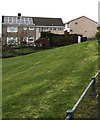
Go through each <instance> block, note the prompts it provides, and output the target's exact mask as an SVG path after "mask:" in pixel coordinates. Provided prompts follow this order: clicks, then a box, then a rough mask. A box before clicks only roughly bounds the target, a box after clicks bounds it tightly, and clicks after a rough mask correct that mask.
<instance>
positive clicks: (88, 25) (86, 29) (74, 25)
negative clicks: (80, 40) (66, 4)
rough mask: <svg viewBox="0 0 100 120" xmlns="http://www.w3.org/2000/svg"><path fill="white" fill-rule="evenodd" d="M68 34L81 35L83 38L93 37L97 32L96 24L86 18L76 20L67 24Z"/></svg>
mask: <svg viewBox="0 0 100 120" xmlns="http://www.w3.org/2000/svg"><path fill="white" fill-rule="evenodd" d="M69 28H70V30H72V32H70V34H81V35H83V37H87V38H91V37H94V36H95V34H96V32H97V23H96V22H94V21H92V20H89V19H88V18H86V17H82V18H80V19H76V20H74V21H72V22H70V24H69Z"/></svg>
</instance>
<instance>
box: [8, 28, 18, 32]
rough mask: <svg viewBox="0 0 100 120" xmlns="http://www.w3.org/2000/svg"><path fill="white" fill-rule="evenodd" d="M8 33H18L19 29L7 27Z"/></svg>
mask: <svg viewBox="0 0 100 120" xmlns="http://www.w3.org/2000/svg"><path fill="white" fill-rule="evenodd" d="M7 32H18V28H17V27H7Z"/></svg>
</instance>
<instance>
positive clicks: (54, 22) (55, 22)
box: [33, 17, 64, 26]
mask: <svg viewBox="0 0 100 120" xmlns="http://www.w3.org/2000/svg"><path fill="white" fill-rule="evenodd" d="M33 23H35V25H37V26H64V24H63V21H62V19H61V18H43V17H33Z"/></svg>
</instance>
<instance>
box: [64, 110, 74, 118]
mask: <svg viewBox="0 0 100 120" xmlns="http://www.w3.org/2000/svg"><path fill="white" fill-rule="evenodd" d="M67 116H69V119H68V120H73V118H74V111H73V110H67V111H66V117H67ZM66 120H67V119H66Z"/></svg>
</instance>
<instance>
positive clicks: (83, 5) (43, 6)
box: [0, 0, 100, 33]
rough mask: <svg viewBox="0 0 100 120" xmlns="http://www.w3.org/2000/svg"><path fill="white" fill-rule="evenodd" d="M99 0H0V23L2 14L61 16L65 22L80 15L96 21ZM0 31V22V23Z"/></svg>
mask: <svg viewBox="0 0 100 120" xmlns="http://www.w3.org/2000/svg"><path fill="white" fill-rule="evenodd" d="M99 1H100V0H2V1H0V23H1V18H2V15H5V16H17V14H18V13H21V14H22V16H31V17H52V18H62V20H63V22H64V23H66V22H68V21H70V20H73V19H75V18H78V17H80V16H86V17H89V18H90V19H93V20H95V21H96V22H98V2H99ZM0 33H1V24H0Z"/></svg>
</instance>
